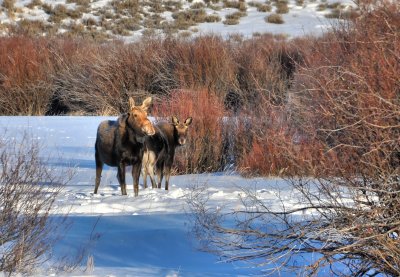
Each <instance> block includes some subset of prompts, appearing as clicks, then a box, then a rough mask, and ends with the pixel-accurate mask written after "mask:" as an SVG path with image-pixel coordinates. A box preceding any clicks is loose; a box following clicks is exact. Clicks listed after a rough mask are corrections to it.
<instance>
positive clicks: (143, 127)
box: [94, 97, 155, 196]
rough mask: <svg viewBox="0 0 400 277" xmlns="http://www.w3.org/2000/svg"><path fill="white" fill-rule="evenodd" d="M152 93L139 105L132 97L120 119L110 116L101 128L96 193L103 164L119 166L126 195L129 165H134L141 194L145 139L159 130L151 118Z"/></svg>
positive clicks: (120, 183)
mask: <svg viewBox="0 0 400 277" xmlns="http://www.w3.org/2000/svg"><path fill="white" fill-rule="evenodd" d="M150 104H151V97H148V98H146V99H145V100H144V101H143V103H142V105H141V106H135V101H134V100H133V98H131V97H130V98H129V110H130V111H129V112H128V113H125V114H122V115H121V116H119V117H118V119H117V120H115V121H114V120H106V121H103V122H101V123H100V125H99V127H98V129H97V137H96V144H95V159H96V184H95V188H94V193H95V194H96V193H97V190H98V188H99V185H100V179H101V172H102V171H103V165H104V164H107V165H109V166H115V167H118V174H117V178H118V182H119V185H120V187H121V192H122V195H126V194H127V193H126V183H125V167H126V166H127V165H132V177H133V189H134V192H135V196H138V194H139V176H140V170H141V167H142V158H143V152H144V141H145V138H146V137H147V136H152V135H154V134H155V130H154V126H153V124H152V123H151V122H150V120H149V119H148V118H147V110H148V108H149V106H150Z"/></svg>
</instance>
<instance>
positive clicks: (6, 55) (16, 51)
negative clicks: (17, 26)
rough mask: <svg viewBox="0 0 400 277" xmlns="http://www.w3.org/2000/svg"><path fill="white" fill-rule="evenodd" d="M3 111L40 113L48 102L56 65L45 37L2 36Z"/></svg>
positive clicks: (0, 111)
mask: <svg viewBox="0 0 400 277" xmlns="http://www.w3.org/2000/svg"><path fill="white" fill-rule="evenodd" d="M1 41H2V42H1V43H0V103H1V107H0V114H8V115H19V114H29V115H41V114H43V113H44V112H45V111H46V109H47V105H48V104H49V99H50V97H51V82H50V76H49V74H50V73H51V72H52V70H53V69H54V67H53V63H52V57H51V53H50V51H49V48H48V45H47V43H46V41H45V40H43V39H30V38H26V37H13V38H1Z"/></svg>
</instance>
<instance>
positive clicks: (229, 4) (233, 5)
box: [223, 0, 247, 12]
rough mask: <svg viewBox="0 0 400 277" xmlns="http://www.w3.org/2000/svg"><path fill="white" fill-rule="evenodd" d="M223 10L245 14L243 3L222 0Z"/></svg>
mask: <svg viewBox="0 0 400 277" xmlns="http://www.w3.org/2000/svg"><path fill="white" fill-rule="evenodd" d="M223 3H224V8H233V9H238V10H239V11H242V12H245V11H246V10H247V5H246V2H245V1H228V0H224V1H223Z"/></svg>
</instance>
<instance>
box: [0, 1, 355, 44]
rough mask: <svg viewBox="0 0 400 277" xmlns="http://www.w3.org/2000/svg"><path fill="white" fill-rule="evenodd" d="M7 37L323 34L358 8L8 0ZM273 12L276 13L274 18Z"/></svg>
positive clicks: (1, 17)
mask: <svg viewBox="0 0 400 277" xmlns="http://www.w3.org/2000/svg"><path fill="white" fill-rule="evenodd" d="M0 3H1V6H0V32H1V34H2V35H8V34H12V33H27V34H30V35H39V36H44V35H57V34H58V35H61V34H62V35H65V36H68V37H70V36H73V37H91V38H94V39H97V40H106V39H112V38H119V39H123V40H126V41H132V40H136V39H138V38H140V37H142V36H152V35H156V34H170V35H171V34H172V35H173V34H179V35H180V36H184V37H188V36H196V35H199V34H207V33H216V34H221V35H223V36H227V35H229V34H242V35H245V36H247V37H251V36H252V35H261V34H264V33H271V34H283V35H287V36H289V37H295V36H303V35H305V34H314V35H315V34H320V33H321V32H323V31H324V30H326V29H327V28H329V27H330V26H331V24H332V23H333V21H332V19H334V20H335V19H337V18H347V17H349V16H351V15H352V13H353V12H354V11H355V9H354V8H353V7H354V3H353V2H352V1H349V0H342V1H336V0H328V1H326V0H279V1H276V0H273V1H261V0H256V1H219V0H214V1H154V0H153V1H134V0H123V1H114V0H57V1H51V0H17V1H12V0H3V1H0ZM271 16H272V17H271Z"/></svg>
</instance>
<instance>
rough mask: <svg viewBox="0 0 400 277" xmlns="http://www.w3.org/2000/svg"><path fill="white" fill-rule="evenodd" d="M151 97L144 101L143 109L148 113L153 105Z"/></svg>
mask: <svg viewBox="0 0 400 277" xmlns="http://www.w3.org/2000/svg"><path fill="white" fill-rule="evenodd" d="M151 101H152V99H151V97H147V98H146V99H144V101H143V104H142V109H143V110H145V111H147V110H148V109H149V107H150V105H151Z"/></svg>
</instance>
